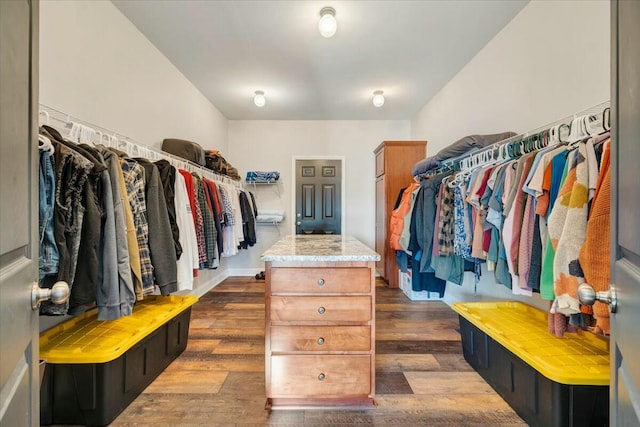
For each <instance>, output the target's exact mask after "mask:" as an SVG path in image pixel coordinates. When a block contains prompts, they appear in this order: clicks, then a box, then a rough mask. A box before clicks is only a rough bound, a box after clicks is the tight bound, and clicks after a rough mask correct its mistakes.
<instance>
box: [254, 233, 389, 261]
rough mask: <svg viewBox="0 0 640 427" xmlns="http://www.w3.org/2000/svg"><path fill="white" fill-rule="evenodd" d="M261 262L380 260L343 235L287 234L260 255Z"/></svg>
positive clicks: (362, 245) (368, 249)
mask: <svg viewBox="0 0 640 427" xmlns="http://www.w3.org/2000/svg"><path fill="white" fill-rule="evenodd" d="M262 260H263V261H279V262H289V261H380V255H379V254H377V253H376V252H375V251H373V250H372V249H371V248H369V247H368V246H366V245H365V244H363V243H362V242H360V241H359V240H358V239H356V238H354V237H351V236H346V235H318V234H307V235H289V236H286V237H284V238H283V239H281V240H279V241H278V242H276V243H275V244H274V245H273V246H272V247H271V248H269V249H267V250H266V251H265V252H264V253H263V254H262Z"/></svg>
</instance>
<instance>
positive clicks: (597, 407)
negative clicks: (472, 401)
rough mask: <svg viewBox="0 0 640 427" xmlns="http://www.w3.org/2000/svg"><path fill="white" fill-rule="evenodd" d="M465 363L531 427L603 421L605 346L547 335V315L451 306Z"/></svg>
mask: <svg viewBox="0 0 640 427" xmlns="http://www.w3.org/2000/svg"><path fill="white" fill-rule="evenodd" d="M452 308H453V310H455V311H456V312H457V313H458V314H459V317H460V333H461V335H462V349H463V353H464V357H465V359H466V361H467V362H468V363H469V364H470V365H471V366H472V367H473V368H474V369H475V370H476V371H477V372H478V373H479V374H480V375H481V376H482V377H483V378H484V379H485V380H486V381H487V382H488V383H489V384H490V385H491V386H492V387H493V388H494V389H495V390H496V392H498V394H500V395H501V396H502V397H503V398H504V399H505V400H506V401H507V403H508V404H509V405H510V406H511V407H512V408H513V409H514V410H515V411H516V412H517V413H518V415H520V416H521V417H522V418H523V419H524V420H525V421H526V422H527V423H528V424H529V425H532V426H537V425H539V426H545V427H546V426H576V427H577V426H590V425H592V426H603V425H608V421H609V369H610V368H609V340H608V339H607V338H605V337H602V336H598V335H595V334H592V333H589V332H583V331H580V332H578V333H566V334H565V335H564V337H563V338H557V337H555V336H553V335H551V334H550V333H549V332H548V330H547V313H545V312H544V311H542V310H539V309H537V308H534V307H531V306H528V305H526V304H523V303H519V302H511V301H505V302H486V303H485V302H477V303H454V304H453V305H452Z"/></svg>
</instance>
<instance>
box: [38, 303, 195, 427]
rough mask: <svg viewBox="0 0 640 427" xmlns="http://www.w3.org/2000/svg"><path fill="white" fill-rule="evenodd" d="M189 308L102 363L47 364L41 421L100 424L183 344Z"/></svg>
mask: <svg viewBox="0 0 640 427" xmlns="http://www.w3.org/2000/svg"><path fill="white" fill-rule="evenodd" d="M190 319H191V308H188V309H186V310H184V311H183V312H182V313H180V314H179V315H178V316H176V317H175V318H173V319H171V320H170V321H169V322H167V323H165V324H163V325H162V326H161V327H160V328H158V329H156V330H155V331H154V332H153V333H151V334H150V335H148V336H146V337H145V338H144V339H143V340H142V341H140V342H139V343H138V344H136V345H135V346H133V347H132V348H130V349H129V350H127V352H126V353H124V354H123V355H122V356H120V357H118V358H117V359H115V360H112V361H110V362H107V363H83V364H47V365H46V368H45V372H44V378H43V381H42V386H41V388H40V424H42V425H51V424H79V425H88V426H104V425H107V424H109V423H110V422H111V421H113V420H114V419H115V418H116V417H117V416H118V415H119V414H120V413H121V412H122V411H123V410H124V409H125V408H126V407H127V406H128V405H129V404H130V403H131V402H132V401H133V400H134V399H135V398H136V397H137V396H138V395H139V394H140V393H142V391H143V390H144V389H145V388H146V387H147V386H148V385H149V384H151V382H153V380H154V379H155V378H157V376H158V375H160V374H161V373H162V371H164V369H165V368H166V367H167V366H169V364H170V363H171V362H173V361H174V360H175V359H176V358H177V357H178V356H179V355H180V354H181V353H182V352H183V351H184V349H185V348H186V346H187V338H188V335H189V322H190Z"/></svg>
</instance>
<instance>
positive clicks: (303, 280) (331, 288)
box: [271, 267, 371, 294]
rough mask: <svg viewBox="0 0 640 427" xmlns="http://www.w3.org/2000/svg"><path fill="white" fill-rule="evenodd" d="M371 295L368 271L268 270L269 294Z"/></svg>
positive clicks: (349, 269) (356, 268)
mask: <svg viewBox="0 0 640 427" xmlns="http://www.w3.org/2000/svg"><path fill="white" fill-rule="evenodd" d="M369 292H371V270H370V269H368V268H366V267H353V268H272V269H271V293H273V294H277V293H363V294H367V293H369Z"/></svg>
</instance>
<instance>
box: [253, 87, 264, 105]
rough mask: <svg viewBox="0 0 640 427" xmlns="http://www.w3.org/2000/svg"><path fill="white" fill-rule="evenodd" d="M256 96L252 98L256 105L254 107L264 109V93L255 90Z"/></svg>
mask: <svg viewBox="0 0 640 427" xmlns="http://www.w3.org/2000/svg"><path fill="white" fill-rule="evenodd" d="M255 93H256V96H254V97H253V103H254V104H256V107H264V105H265V104H266V103H267V98H265V97H264V92H263V91H261V90H257V91H256V92H255Z"/></svg>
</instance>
